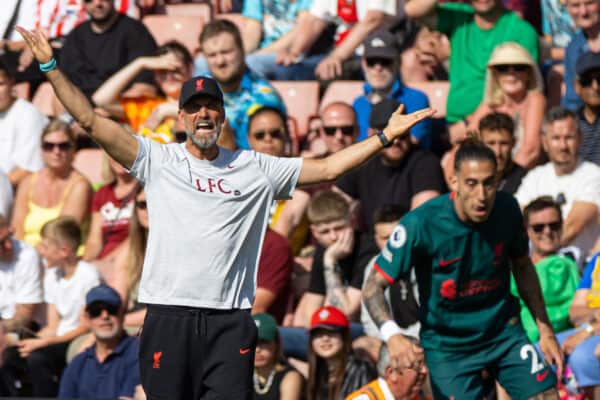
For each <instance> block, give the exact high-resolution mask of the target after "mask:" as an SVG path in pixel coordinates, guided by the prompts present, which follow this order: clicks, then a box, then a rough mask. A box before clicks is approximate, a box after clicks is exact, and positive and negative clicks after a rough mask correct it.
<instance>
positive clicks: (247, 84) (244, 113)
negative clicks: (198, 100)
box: [223, 69, 286, 150]
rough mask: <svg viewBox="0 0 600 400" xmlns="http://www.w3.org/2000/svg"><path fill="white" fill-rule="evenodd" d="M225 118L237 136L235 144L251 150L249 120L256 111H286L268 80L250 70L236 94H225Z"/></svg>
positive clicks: (247, 71)
mask: <svg viewBox="0 0 600 400" xmlns="http://www.w3.org/2000/svg"><path fill="white" fill-rule="evenodd" d="M223 100H224V103H225V104H224V105H225V116H226V117H227V121H228V122H229V126H230V127H231V129H232V130H233V132H234V134H235V143H236V145H237V146H238V148H240V149H245V150H249V149H250V145H249V144H248V119H249V115H251V114H252V112H253V111H254V110H256V109H257V108H259V107H261V106H269V107H274V108H277V109H278V110H281V111H282V112H284V113H285V112H286V111H285V105H284V104H283V100H281V97H279V94H278V93H277V91H276V90H275V88H274V87H273V86H271V84H270V83H269V81H268V80H266V79H264V78H262V77H260V76H259V75H257V74H256V73H254V72H252V71H251V70H250V69H248V70H246V73H245V74H244V76H243V77H242V81H241V82H240V87H239V88H238V90H236V91H235V92H231V93H223Z"/></svg>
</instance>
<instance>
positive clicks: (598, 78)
mask: <svg viewBox="0 0 600 400" xmlns="http://www.w3.org/2000/svg"><path fill="white" fill-rule="evenodd" d="M578 81H579V84H580V85H581V86H583V87H589V86H592V83H593V82H596V85H599V86H600V75H584V76H582V77H580V78H579V79H578Z"/></svg>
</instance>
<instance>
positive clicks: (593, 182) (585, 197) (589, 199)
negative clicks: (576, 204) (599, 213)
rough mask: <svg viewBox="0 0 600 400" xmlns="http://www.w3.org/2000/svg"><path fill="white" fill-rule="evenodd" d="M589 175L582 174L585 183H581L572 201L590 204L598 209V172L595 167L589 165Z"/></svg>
mask: <svg viewBox="0 0 600 400" xmlns="http://www.w3.org/2000/svg"><path fill="white" fill-rule="evenodd" d="M590 169H593V171H590V173H586V174H582V175H583V176H584V177H585V178H584V179H585V181H583V182H581V184H580V185H578V186H579V188H580V190H579V191H578V192H577V194H576V196H575V198H574V199H573V201H581V202H586V203H592V204H594V205H595V206H596V207H598V208H599V209H600V170H598V167H597V166H596V165H590Z"/></svg>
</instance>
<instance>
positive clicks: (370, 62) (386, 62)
mask: <svg viewBox="0 0 600 400" xmlns="http://www.w3.org/2000/svg"><path fill="white" fill-rule="evenodd" d="M366 61H367V66H369V67H370V68H373V67H374V66H375V65H377V64H379V65H381V66H382V67H384V68H385V67H389V66H390V65H392V62H393V61H392V60H390V59H389V58H379V57H370V58H367V59H366Z"/></svg>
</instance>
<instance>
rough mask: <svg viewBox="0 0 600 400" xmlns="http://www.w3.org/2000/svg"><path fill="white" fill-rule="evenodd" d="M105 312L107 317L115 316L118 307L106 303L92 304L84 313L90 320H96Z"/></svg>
mask: <svg viewBox="0 0 600 400" xmlns="http://www.w3.org/2000/svg"><path fill="white" fill-rule="evenodd" d="M104 310H106V312H107V313H108V314H109V315H117V314H118V312H119V307H118V306H115V305H113V304H108V303H100V302H98V303H92V304H90V305H89V306H87V308H86V311H87V314H88V315H89V316H90V318H98V317H99V316H100V315H102V311H104Z"/></svg>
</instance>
